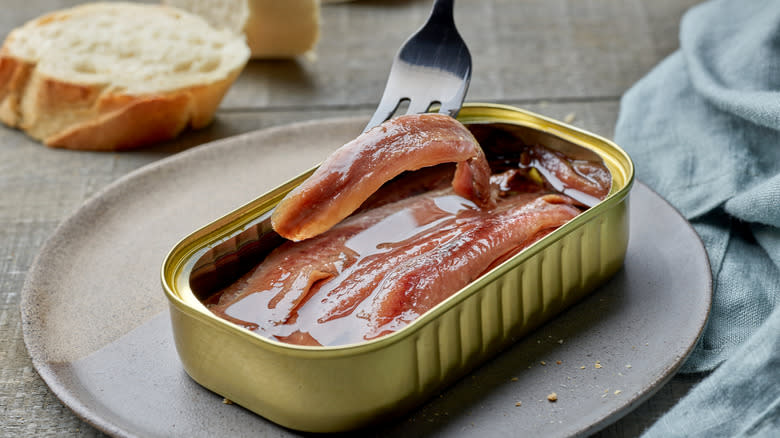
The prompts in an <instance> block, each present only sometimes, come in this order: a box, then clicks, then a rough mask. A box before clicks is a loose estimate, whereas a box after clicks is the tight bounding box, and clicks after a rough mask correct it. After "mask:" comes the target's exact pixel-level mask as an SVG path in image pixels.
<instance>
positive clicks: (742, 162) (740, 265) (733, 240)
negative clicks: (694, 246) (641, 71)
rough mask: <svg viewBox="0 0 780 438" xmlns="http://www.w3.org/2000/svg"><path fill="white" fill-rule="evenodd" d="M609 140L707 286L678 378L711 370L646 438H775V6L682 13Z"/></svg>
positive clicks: (715, 2)
mask: <svg viewBox="0 0 780 438" xmlns="http://www.w3.org/2000/svg"><path fill="white" fill-rule="evenodd" d="M615 140H616V142H617V143H618V144H620V145H621V146H622V147H624V148H625V149H626V150H627V151H628V152H629V154H630V155H631V156H632V158H633V159H634V161H635V164H636V167H637V176H638V178H639V179H640V180H642V181H644V182H645V183H647V184H648V185H649V186H651V187H652V188H654V189H655V190H656V191H657V192H658V193H660V194H661V195H662V196H664V197H665V198H666V199H667V200H668V201H669V202H670V203H671V204H672V205H674V206H675V207H676V208H677V209H678V210H679V211H680V212H681V213H682V214H683V215H684V216H685V217H686V218H687V219H688V220H689V221H690V222H691V223H692V224H693V227H694V228H695V229H696V231H697V232H698V233H699V235H700V236H701V238H702V241H703V243H704V246H705V248H706V249H707V254H708V256H709V258H710V263H711V266H712V274H713V280H714V292H713V301H712V311H711V314H710V319H709V321H708V325H707V327H706V329H705V331H704V333H703V335H702V337H701V339H700V340H699V341H698V343H697V344H696V346H695V348H694V350H693V352H692V354H691V356H690V357H689V358H688V360H687V361H686V362H685V364H684V365H683V368H682V369H681V371H682V372H687V373H693V372H704V371H710V370H712V369H714V368H716V367H718V366H719V365H720V368H719V369H718V370H717V371H716V372H714V373H712V374H711V375H709V376H708V377H707V378H706V379H705V380H703V381H702V382H701V383H700V384H699V385H697V387H695V388H694V389H693V390H692V391H691V392H690V393H689V394H688V395H687V396H686V397H685V398H683V400H681V401H680V402H679V403H678V404H677V406H675V407H674V408H673V409H672V410H671V411H670V412H669V413H667V414H666V415H665V416H664V417H662V419H661V420H660V421H658V422H657V423H656V424H655V425H654V426H653V427H652V428H651V429H649V430H648V432H647V433H646V436H648V437H655V436H658V437H666V436H707V437H711V436H715V437H717V436H780V306H778V298H780V2H779V1H777V0H754V1H747V2H746V1H741V0H712V1H709V2H706V3H703V4H701V5H698V6H696V7H694V8H692V9H691V10H690V11H688V12H687V13H686V14H685V16H684V17H683V20H682V23H681V26H680V50H678V51H677V52H675V53H674V54H672V55H671V56H669V57H668V58H667V59H666V60H664V61H663V62H662V63H661V64H659V65H658V66H657V67H656V68H655V69H654V70H653V71H652V72H650V73H649V74H648V75H647V76H646V77H645V78H643V79H642V80H641V81H639V82H638V83H637V84H636V85H634V87H632V88H631V89H630V90H629V91H628V92H627V93H626V94H625V95H624V96H623V99H622V101H621V109H620V116H619V119H618V123H617V127H616V129H615ZM683 269H684V268H683ZM679 293H685V291H684V290H681V291H679ZM775 308H777V309H775ZM773 309H774V311H773ZM724 361H725V362H724ZM721 364H722V365H721Z"/></svg>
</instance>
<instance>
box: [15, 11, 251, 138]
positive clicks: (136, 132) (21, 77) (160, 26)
mask: <svg viewBox="0 0 780 438" xmlns="http://www.w3.org/2000/svg"><path fill="white" fill-rule="evenodd" d="M248 58H249V48H248V47H247V45H246V43H245V42H244V40H243V38H241V37H238V36H236V35H235V34H233V33H230V32H227V31H222V30H216V29H214V28H212V27H211V26H209V25H208V24H207V23H206V21H204V20H203V19H202V18H200V17H197V16H195V15H193V14H190V13H188V12H184V11H181V10H178V9H175V8H170V7H166V6H160V5H142V4H134V3H91V4H86V5H82V6H78V7H75V8H72V9H65V10H61V11H57V12H53V13H50V14H48V15H44V16H42V17H40V18H38V19H35V20H33V21H30V22H28V23H26V24H25V25H24V26H22V27H20V28H17V29H15V30H13V31H12V32H11V33H10V34H9V35H8V37H7V38H6V40H5V43H4V44H3V46H2V48H0V120H1V121H3V122H4V123H6V124H8V125H10V126H12V127H18V128H21V129H23V130H24V131H26V132H27V133H28V134H29V135H30V136H32V137H34V138H36V139H39V140H41V141H43V142H44V143H45V144H47V145H49V146H54V147H64V148H71V149H89V150H117V149H127V148H133V147H138V146H143V145H147V144H150V143H153V142H157V141H161V140H166V139H170V138H173V137H175V136H176V135H178V134H179V133H180V132H181V131H182V130H184V129H185V128H187V127H192V128H195V129H197V128H201V127H204V126H206V125H207V124H208V123H209V122H210V121H211V119H212V118H213V116H214V112H215V111H216V109H217V106H218V105H219V102H220V101H221V100H222V97H223V96H224V94H225V93H226V92H227V90H228V88H229V87H230V85H231V84H232V83H233V81H234V80H235V79H236V77H238V75H239V74H240V72H241V70H242V69H243V67H244V65H246V62H247V60H248Z"/></svg>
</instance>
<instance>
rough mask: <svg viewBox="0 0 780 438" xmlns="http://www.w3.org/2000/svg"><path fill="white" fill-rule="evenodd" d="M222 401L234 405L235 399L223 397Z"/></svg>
mask: <svg viewBox="0 0 780 438" xmlns="http://www.w3.org/2000/svg"><path fill="white" fill-rule="evenodd" d="M222 403H223V404H226V405H232V404H233V400H230V399H229V398H223V399H222Z"/></svg>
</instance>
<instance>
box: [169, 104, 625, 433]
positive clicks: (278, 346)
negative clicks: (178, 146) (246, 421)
mask: <svg viewBox="0 0 780 438" xmlns="http://www.w3.org/2000/svg"><path fill="white" fill-rule="evenodd" d="M458 119H459V120H460V121H461V122H463V123H464V124H467V125H468V124H472V123H501V124H509V125H514V127H516V128H517V130H516V132H517V136H518V139H519V141H520V143H525V144H534V143H536V144H542V145H544V146H546V147H548V148H551V149H556V150H559V151H562V152H564V153H566V154H572V153H574V154H582V153H584V154H595V155H594V156H597V157H598V158H600V159H601V160H602V161H603V163H604V164H605V165H606V167H607V169H608V170H609V172H610V173H611V176H612V187H611V190H610V193H609V195H608V196H607V198H606V199H604V200H603V201H601V202H600V203H598V204H597V205H595V206H593V207H591V208H589V209H587V210H586V211H584V212H583V213H581V214H580V215H579V216H577V217H575V218H574V219H572V220H571V221H569V222H568V223H566V224H564V225H563V226H561V227H560V228H558V229H557V230H555V231H554V232H552V233H551V234H549V235H547V236H545V237H544V238H542V239H541V240H539V241H538V242H536V243H534V244H533V245H531V246H530V247H528V248H526V249H525V250H523V251H521V252H520V253H518V254H517V255H515V256H513V257H512V258H510V259H509V260H507V261H505V262H504V263H502V264H500V265H499V266H497V267H495V268H494V269H493V270H491V271H490V272H488V273H487V274H485V275H483V276H481V277H480V278H478V279H477V280H475V281H473V282H472V283H470V284H469V285H468V286H466V287H464V288H463V289H461V290H460V291H458V292H456V293H455V294H453V295H452V296H451V297H450V298H448V299H446V300H445V301H443V302H441V303H440V304H438V305H437V306H436V307H434V308H433V309H431V310H430V311H428V312H427V313H425V314H423V315H422V316H420V317H419V318H418V319H417V320H415V321H414V322H412V323H411V324H409V325H408V326H406V327H405V328H403V329H401V330H399V331H397V332H394V333H392V334H389V335H385V336H382V337H379V338H377V339H374V340H371V341H366V342H360V343H356V344H350V345H343V346H336V347H307V346H299V345H292V344H286V343H282V342H278V341H275V340H272V339H268V338H265V337H262V336H260V335H257V334H255V333H253V332H250V331H248V330H246V329H243V328H241V327H239V326H237V325H234V324H232V323H230V322H227V321H225V320H223V319H221V318H219V317H217V316H215V315H214V314H212V313H211V312H210V311H209V310H208V309H207V308H206V307H205V306H204V305H203V304H202V303H201V301H200V298H203V294H204V293H205V292H204V291H209V290H213V289H214V288H215V287H220V286H224V285H226V284H227V282H229V281H230V280H234V279H236V278H238V276H240V275H241V274H242V273H244V272H246V271H248V270H249V268H250V267H251V266H253V265H255V264H256V263H258V262H259V261H260V260H262V257H263V256H264V255H265V254H267V253H268V252H269V251H270V250H271V249H272V248H273V247H275V246H277V245H278V244H279V243H280V241H281V238H280V237H279V236H278V235H276V233H274V232H272V231H271V226H270V221H269V218H270V212H271V210H272V209H273V208H274V206H275V205H276V204H277V203H278V202H279V201H280V200H281V199H282V198H283V197H284V196H285V195H286V194H287V192H289V191H290V190H292V188H293V187H295V186H297V185H298V184H300V183H301V182H302V181H303V180H304V179H306V178H307V177H308V175H310V174H311V172H312V171H313V170H312V171H309V172H307V173H305V174H302V175H300V176H299V177H297V178H295V179H293V180H292V181H289V182H287V183H284V184H282V185H280V186H279V187H277V188H275V189H274V190H271V191H270V192H268V193H266V194H264V195H262V196H260V197H259V198H257V199H256V200H254V201H252V202H250V203H249V204H247V205H244V206H243V207H241V208H239V209H237V210H235V211H233V212H231V213H228V214H227V215H226V216H224V217H222V218H220V219H218V220H216V221H214V222H213V223H211V224H209V225H207V226H205V227H204V228H202V229H200V230H197V231H195V232H194V233H192V234H191V235H189V236H188V237H186V238H184V239H183V240H182V241H181V242H180V243H179V244H177V245H176V246H175V247H174V248H173V249H172V250H171V252H170V254H169V255H168V257H167V258H166V260H165V262H164V264H163V267H162V283H163V288H164V290H165V293H166V295H167V297H168V299H169V302H170V315H171V320H172V327H173V334H174V338H175V344H176V348H177V350H178V353H179V356H180V358H181V361H182V364H183V365H184V369H185V370H186V372H187V373H188V374H189V375H190V376H191V377H192V378H193V379H194V380H195V381H197V382H198V383H199V384H201V385H202V386H204V387H206V388H208V389H210V390H211V391H213V392H216V393H218V394H220V395H222V396H223V397H226V398H228V399H230V400H232V401H233V402H235V403H237V404H239V405H241V406H243V407H245V408H247V409H249V410H251V411H253V412H255V413H257V414H259V415H261V416H263V417H265V418H267V419H269V420H271V421H273V422H276V423H278V424H280V425H282V426H285V427H288V428H292V429H297V430H302V431H309V432H336V431H345V430H350V429H356V428H360V427H363V426H366V425H369V424H371V423H374V422H378V421H382V420H386V419H388V418H391V417H393V416H397V415H400V414H403V413H405V412H408V411H409V410H411V409H413V408H414V407H416V406H418V405H420V404H421V403H422V402H424V401H425V400H426V399H428V398H430V397H431V396H432V395H434V394H437V393H438V392H439V391H441V390H442V389H443V387H445V386H447V385H448V384H451V383H452V382H454V381H455V380H457V379H458V378H460V377H462V376H464V375H465V374H467V373H468V372H469V371H470V370H472V369H473V368H475V367H476V366H478V365H479V364H481V363H483V362H485V361H486V360H488V359H489V358H491V357H492V356H494V355H495V354H496V353H498V352H499V351H501V350H502V349H504V348H506V347H507V346H509V345H511V344H512V343H514V342H515V341H516V340H517V339H518V338H519V337H521V336H523V335H525V334H527V333H529V332H530V331H531V330H533V329H534V328H536V327H538V326H539V325H540V324H542V323H544V322H546V321H548V320H549V319H551V318H552V317H554V316H555V315H556V314H558V313H560V312H561V311H562V310H563V309H565V308H567V307H568V306H570V305H572V304H574V303H575V302H577V301H578V300H580V299H581V298H582V297H584V296H585V295H586V294H588V293H589V292H591V291H593V290H594V289H595V288H596V287H597V286H598V285H599V284H601V283H602V282H604V281H605V280H607V279H608V278H609V277H610V276H612V275H613V274H614V273H615V272H616V271H618V270H619V269H620V267H621V266H622V263H623V259H624V257H625V252H626V247H627V244H628V236H629V224H628V195H629V191H630V188H631V184H632V182H633V177H634V170H633V164H632V162H631V159H630V158H629V156H628V155H627V154H626V153H625V152H624V151H623V150H621V149H620V148H619V147H618V146H617V145H615V144H614V143H613V142H611V141H609V140H606V139H604V138H601V137H599V136H596V135H593V134H590V133H588V132H585V131H583V130H580V129H577V128H574V127H571V126H568V125H566V124H563V123H560V122H557V121H555V120H551V119H549V118H546V117H542V116H539V115H536V114H533V113H530V112H527V111H524V110H520V109H517V108H512V107H508V106H503V105H493V104H467V105H465V106H464V107H463V109H462V110H461V112H460V115H459V117H458Z"/></svg>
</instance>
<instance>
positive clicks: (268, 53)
mask: <svg viewBox="0 0 780 438" xmlns="http://www.w3.org/2000/svg"><path fill="white" fill-rule="evenodd" d="M162 2H163V3H165V4H167V5H170V6H174V7H177V8H181V9H184V10H187V11H190V12H193V13H195V14H198V15H200V16H201V17H203V18H205V19H206V20H207V21H208V22H209V23H210V24H211V25H212V26H214V27H216V28H219V29H228V30H230V31H232V32H235V33H238V34H244V35H246V40H247V44H249V48H250V50H251V51H252V58H291V57H294V56H297V55H301V54H304V53H307V52H310V51H311V50H312V49H313V48H314V46H315V44H316V43H317V39H318V38H319V31H320V28H319V26H320V2H319V0H162Z"/></svg>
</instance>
